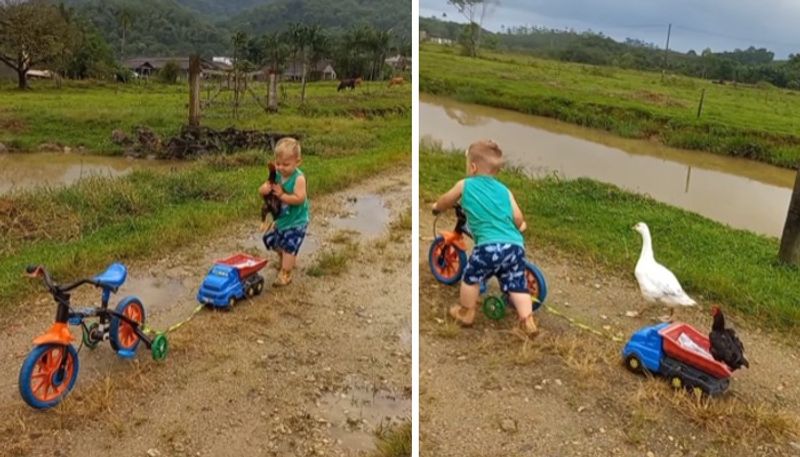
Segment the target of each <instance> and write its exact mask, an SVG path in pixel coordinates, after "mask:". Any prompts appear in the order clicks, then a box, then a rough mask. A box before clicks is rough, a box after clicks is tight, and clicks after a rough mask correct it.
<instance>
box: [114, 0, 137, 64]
mask: <svg viewBox="0 0 800 457" xmlns="http://www.w3.org/2000/svg"><path fill="white" fill-rule="evenodd" d="M115 16H116V17H117V22H118V23H119V27H120V29H121V30H122V42H121V44H120V47H119V59H120V60H121V61H124V60H125V37H126V36H127V33H128V29H129V28H130V26H131V24H132V23H133V18H134V14H133V11H132V10H131V9H130V8H128V7H125V6H123V7H121V8H120V9H119V10H117V12H116V14H115Z"/></svg>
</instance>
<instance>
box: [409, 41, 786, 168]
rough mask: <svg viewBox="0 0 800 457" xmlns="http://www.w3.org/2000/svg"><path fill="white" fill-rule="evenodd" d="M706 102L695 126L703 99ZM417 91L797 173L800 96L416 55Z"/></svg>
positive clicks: (538, 62)
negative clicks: (418, 56) (708, 152)
mask: <svg viewBox="0 0 800 457" xmlns="http://www.w3.org/2000/svg"><path fill="white" fill-rule="evenodd" d="M703 89H705V101H704V105H703V114H702V116H701V118H700V119H699V120H698V119H696V114H697V106H698V101H699V99H700V94H701V91H702V90H703ZM420 90H421V91H423V92H427V93H431V94H436V95H443V96H448V97H452V98H455V99H457V100H459V101H462V102H467V103H476V104H481V105H486V106H493V107H498V108H504V109H510V110H514V111H519V112H522V113H526V114H534V115H540V116H547V117H553V118H556V119H559V120H562V121H566V122H570V123H573V124H578V125H582V126H587V127H592V128H598V129H603V130H607V131H610V132H613V133H615V134H618V135H621V136H625V137H630V138H644V139H654V140H658V141H661V142H663V143H664V144H667V145H669V146H673V147H679V148H685V149H698V150H705V151H710V152H715V153H719V154H725V155H733V156H740V157H746V158H750V159H753V160H758V161H762V162H767V163H771V164H774V165H778V166H783V167H793V166H795V165H796V164H798V163H800V134H798V132H800V92H798V91H790V90H784V89H778V88H774V87H771V86H758V87H756V86H744V85H737V86H733V85H730V84H728V85H718V84H712V83H711V82H710V81H706V80H701V79H695V78H688V77H684V76H675V75H668V76H666V78H665V79H664V80H663V81H662V79H661V75H660V74H659V73H648V72H641V71H634V70H624V69H620V68H609V67H594V66H590V65H583V64H573V63H565V62H559V61H551V60H543V59H538V58H533V57H530V56H524V55H516V54H500V53H491V52H484V53H482V57H481V58H479V59H470V58H467V57H463V56H460V55H458V54H457V50H456V49H455V48H446V47H442V46H436V45H425V46H423V47H422V49H421V50H420Z"/></svg>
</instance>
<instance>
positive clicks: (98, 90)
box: [0, 81, 411, 154]
mask: <svg viewBox="0 0 800 457" xmlns="http://www.w3.org/2000/svg"><path fill="white" fill-rule="evenodd" d="M337 84H338V82H336V81H329V82H319V83H311V84H309V86H308V88H307V94H306V104H305V105H304V106H300V103H299V99H300V85H299V84H285V85H284V87H285V88H286V96H285V98H283V99H282V100H281V106H280V112H279V114H277V115H274V114H272V115H270V114H267V113H266V112H265V111H264V110H263V109H262V108H261V107H260V106H259V104H258V103H257V102H256V101H255V100H254V99H253V96H252V95H251V94H250V93H249V92H248V93H245V94H244V95H243V96H242V102H241V107H240V108H239V116H238V118H237V119H234V117H233V105H232V97H233V95H232V92H231V91H224V92H221V93H219V94H218V95H215V94H216V88H215V86H212V87H211V88H210V90H209V91H207V90H205V89H204V90H203V91H202V94H201V100H205V101H207V100H209V98H213V100H212V101H211V104H210V106H208V107H207V108H205V109H204V111H203V118H202V120H201V123H202V124H203V125H206V126H209V127H214V128H225V127H229V126H235V127H237V128H247V129H258V130H267V131H277V132H291V133H303V134H310V133H312V132H313V135H308V136H309V137H310V138H309V141H308V142H307V143H306V144H305V147H306V149H307V150H308V151H309V152H310V153H328V154H329V153H334V152H335V151H336V150H337V149H349V148H358V147H366V146H368V145H369V144H370V143H371V142H372V141H374V140H375V138H376V136H377V135H378V134H379V133H380V131H381V130H382V124H381V123H364V124H363V128H359V129H351V128H350V127H351V126H352V125H353V122H354V118H365V119H366V118H369V117H372V116H384V115H386V114H401V115H402V114H405V113H408V112H409V111H410V109H411V90H410V85H408V84H407V85H405V86H403V87H394V88H391V89H388V88H387V87H386V83H384V82H375V83H372V82H365V83H364V85H362V86H361V87H359V88H358V89H357V90H356V91H353V92H349V91H343V92H336V86H337ZM250 89H252V91H253V92H254V93H256V94H258V95H259V96H261V97H262V98H263V97H264V96H265V94H266V85H265V84H264V83H251V86H250ZM188 93H189V92H188V86H186V85H183V84H176V85H164V84H158V83H152V82H151V83H148V84H112V83H102V82H95V81H86V82H69V83H67V84H66V85H65V86H64V88H62V89H57V88H55V87H54V86H53V83H52V82H49V81H40V82H36V83H34V85H33V89H32V90H30V91H26V92H20V91H18V90H16V89H15V88H14V86H12V85H4V86H0V143H4V144H5V145H6V146H7V147H9V148H11V149H14V150H18V151H35V150H37V148H38V147H39V146H40V145H42V144H46V143H50V144H58V145H61V146H70V147H72V148H73V149H75V148H78V147H81V146H82V147H84V148H86V149H87V150H89V151H90V152H94V153H102V154H118V153H121V152H122V149H121V148H120V147H119V146H117V145H115V144H113V143H112V142H111V132H112V131H113V130H114V129H122V130H123V131H125V132H127V133H129V134H130V133H132V132H133V130H134V128H135V127H137V126H140V125H144V126H147V127H149V128H151V129H153V130H154V131H155V132H156V133H158V134H160V135H170V134H174V133H177V132H178V130H179V129H180V126H181V124H185V123H186V122H187V117H188V108H187V103H188ZM409 119H410V116H409ZM343 132H347V133H346V134H343ZM323 138H324V141H321V140H322V139H323Z"/></svg>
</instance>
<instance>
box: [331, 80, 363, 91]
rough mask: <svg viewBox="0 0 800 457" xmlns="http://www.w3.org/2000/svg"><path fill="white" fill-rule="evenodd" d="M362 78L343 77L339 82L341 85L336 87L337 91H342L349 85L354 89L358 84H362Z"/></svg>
mask: <svg viewBox="0 0 800 457" xmlns="http://www.w3.org/2000/svg"><path fill="white" fill-rule="evenodd" d="M361 81H362V79H361V78H353V79H343V80H341V81H340V82H339V87H337V88H336V92H339V91H341V90H342V89H347V88H348V87H349V88H350V89H351V90H354V89H355V88H356V86H358V85H359V84H361Z"/></svg>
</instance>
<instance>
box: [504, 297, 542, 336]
mask: <svg viewBox="0 0 800 457" xmlns="http://www.w3.org/2000/svg"><path fill="white" fill-rule="evenodd" d="M508 297H509V299H510V300H511V304H513V305H514V308H516V310H517V316H519V322H520V325H521V326H522V330H523V331H525V333H527V334H528V335H530V336H533V335H536V334H537V333H539V329H538V328H537V326H536V319H535V318H534V317H533V300H531V294H529V293H527V292H510V293H509V294H508Z"/></svg>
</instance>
